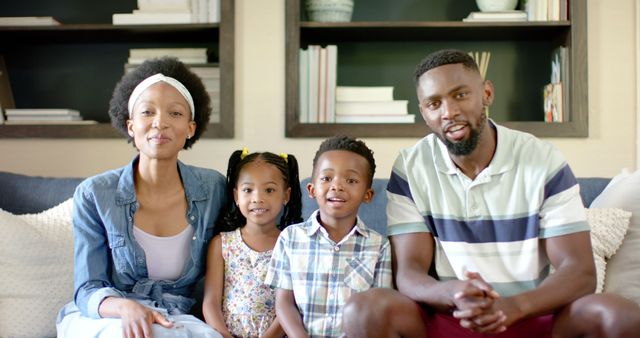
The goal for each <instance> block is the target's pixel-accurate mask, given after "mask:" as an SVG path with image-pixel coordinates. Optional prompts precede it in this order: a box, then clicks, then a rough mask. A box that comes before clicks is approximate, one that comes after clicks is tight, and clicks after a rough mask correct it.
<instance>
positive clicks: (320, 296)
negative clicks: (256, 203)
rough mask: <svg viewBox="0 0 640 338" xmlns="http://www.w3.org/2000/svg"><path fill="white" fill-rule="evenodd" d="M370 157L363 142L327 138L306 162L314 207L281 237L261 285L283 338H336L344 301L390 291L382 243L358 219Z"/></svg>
mask: <svg viewBox="0 0 640 338" xmlns="http://www.w3.org/2000/svg"><path fill="white" fill-rule="evenodd" d="M375 167H376V165H375V161H374V159H373V153H372V151H371V150H370V149H369V148H368V147H367V146H366V145H365V144H364V142H362V141H358V140H354V139H352V138H349V137H346V136H340V137H332V138H329V139H327V140H325V141H324V142H322V144H321V145H320V148H319V149H318V151H317V152H316V155H315V158H314V159H313V174H312V177H311V183H309V184H308V185H307V190H308V192H309V196H310V197H311V198H315V199H316V201H317V202H318V206H319V210H316V211H315V212H314V213H313V214H312V215H311V217H309V219H308V220H307V221H306V222H304V223H299V224H296V225H292V226H290V227H288V228H287V229H285V230H283V231H282V233H281V234H280V237H279V238H278V242H277V243H276V246H275V248H274V249H273V255H272V258H271V264H270V266H269V271H268V273H267V277H266V279H265V284H269V285H271V286H272V287H274V288H276V289H277V290H276V315H277V317H278V320H279V321H280V323H281V325H282V327H283V328H284V330H285V332H286V333H287V336H288V337H291V338H299V337H339V336H341V335H342V308H343V306H344V304H345V303H346V302H347V300H348V299H349V297H350V296H351V295H352V294H354V293H357V292H361V291H364V290H367V289H369V288H373V287H391V254H390V248H389V242H388V240H387V239H386V238H385V237H383V236H382V235H380V234H378V233H377V232H375V231H372V230H369V229H367V227H366V226H365V225H364V223H362V221H360V219H359V218H358V208H359V207H360V204H361V203H362V202H364V203H369V202H370V201H371V199H372V198H373V193H374V192H373V190H372V189H371V183H372V181H373V174H374V172H375Z"/></svg>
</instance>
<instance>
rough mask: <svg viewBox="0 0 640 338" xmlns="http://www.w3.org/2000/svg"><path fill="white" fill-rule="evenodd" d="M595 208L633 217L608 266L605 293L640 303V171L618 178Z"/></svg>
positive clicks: (594, 205) (613, 180)
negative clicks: (623, 212)
mask: <svg viewBox="0 0 640 338" xmlns="http://www.w3.org/2000/svg"><path fill="white" fill-rule="evenodd" d="M591 208H620V209H624V210H627V211H630V212H631V213H632V215H631V220H630V222H629V230H627V234H626V236H625V238H624V240H623V241H622V245H621V246H620V248H619V249H618V251H617V252H616V254H615V255H613V256H612V257H611V259H609V261H608V262H607V274H606V276H605V283H604V292H613V293H617V294H619V295H621V296H623V297H626V298H629V299H632V300H634V301H636V302H637V303H640V259H638V253H640V171H636V172H634V173H630V174H629V173H622V174H620V175H617V176H616V177H614V178H613V179H612V180H611V182H610V183H609V185H607V187H606V188H605V189H604V190H603V191H602V193H601V194H600V195H599V196H598V197H596V198H595V199H594V200H593V202H592V203H591Z"/></svg>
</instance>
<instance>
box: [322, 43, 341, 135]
mask: <svg viewBox="0 0 640 338" xmlns="http://www.w3.org/2000/svg"><path fill="white" fill-rule="evenodd" d="M337 78H338V46H336V45H328V46H327V101H326V103H325V104H326V107H325V108H326V111H327V122H329V123H332V122H335V121H336V86H337Z"/></svg>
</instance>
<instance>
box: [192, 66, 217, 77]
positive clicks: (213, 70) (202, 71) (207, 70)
mask: <svg viewBox="0 0 640 338" xmlns="http://www.w3.org/2000/svg"><path fill="white" fill-rule="evenodd" d="M189 69H190V70H191V71H192V72H194V73H195V74H196V75H198V76H199V77H200V78H201V79H220V67H212V66H197V65H191V66H189Z"/></svg>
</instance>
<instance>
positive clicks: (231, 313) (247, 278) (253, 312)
mask: <svg viewBox="0 0 640 338" xmlns="http://www.w3.org/2000/svg"><path fill="white" fill-rule="evenodd" d="M221 238H222V257H223V258H224V294H223V300H222V314H223V316H224V320H225V323H226V325H227V328H228V329H229V332H231V334H232V335H233V336H234V337H242V338H253V337H261V336H262V335H263V334H264V333H265V331H266V330H267V329H268V328H269V326H271V323H273V320H274V319H275V318H276V309H275V299H276V297H275V291H274V290H273V289H271V288H270V287H269V286H268V285H265V284H263V281H264V278H265V276H266V274H267V268H268V267H269V261H270V260H271V252H272V250H269V251H265V252H257V251H254V250H253V249H251V248H250V247H249V246H247V244H245V242H244V241H243V240H242V236H241V235H240V229H236V230H235V231H230V232H224V233H222V234H221Z"/></svg>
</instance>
